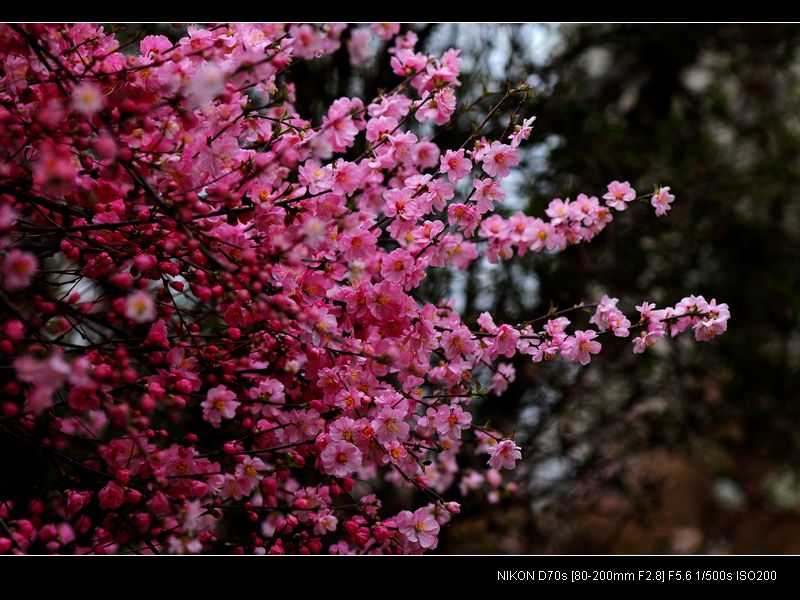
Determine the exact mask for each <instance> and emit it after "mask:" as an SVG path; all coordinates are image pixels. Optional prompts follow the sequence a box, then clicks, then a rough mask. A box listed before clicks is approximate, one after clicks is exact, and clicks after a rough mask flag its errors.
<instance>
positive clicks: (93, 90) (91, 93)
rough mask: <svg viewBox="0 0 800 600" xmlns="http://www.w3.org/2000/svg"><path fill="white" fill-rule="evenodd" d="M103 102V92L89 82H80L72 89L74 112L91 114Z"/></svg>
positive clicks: (99, 107)
mask: <svg viewBox="0 0 800 600" xmlns="http://www.w3.org/2000/svg"><path fill="white" fill-rule="evenodd" d="M104 104H105V102H104V98H103V92H101V91H100V89H99V88H98V87H97V86H95V85H93V84H91V83H81V84H78V85H76V86H75V87H74V88H73V90H72V108H73V110H75V111H76V112H79V113H82V114H84V115H87V116H91V115H93V114H95V113H96V112H98V111H99V110H100V109H101V108H103V105H104Z"/></svg>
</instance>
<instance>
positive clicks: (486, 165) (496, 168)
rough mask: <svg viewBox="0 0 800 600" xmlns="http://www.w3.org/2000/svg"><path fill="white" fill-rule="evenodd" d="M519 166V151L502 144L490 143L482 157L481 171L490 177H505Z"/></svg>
mask: <svg viewBox="0 0 800 600" xmlns="http://www.w3.org/2000/svg"><path fill="white" fill-rule="evenodd" d="M518 164H519V151H518V150H517V149H516V148H513V147H512V146H509V145H507V144H503V143H502V142H492V144H491V146H489V149H488V150H486V152H485V154H484V155H483V170H484V171H486V173H487V174H488V175H489V176H491V177H501V178H502V177H507V176H508V174H509V173H510V172H511V167H515V166H517V165H518Z"/></svg>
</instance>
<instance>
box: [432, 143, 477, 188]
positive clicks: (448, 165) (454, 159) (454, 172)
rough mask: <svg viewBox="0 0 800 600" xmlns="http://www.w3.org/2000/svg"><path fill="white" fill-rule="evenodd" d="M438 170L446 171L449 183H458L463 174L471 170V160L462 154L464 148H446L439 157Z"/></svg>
mask: <svg viewBox="0 0 800 600" xmlns="http://www.w3.org/2000/svg"><path fill="white" fill-rule="evenodd" d="M439 170H440V171H441V172H442V173H447V178H448V179H449V180H450V182H451V183H458V182H459V180H461V179H462V178H463V177H464V176H465V175H467V174H468V173H469V172H470V171H472V162H471V161H470V160H469V159H468V158H466V157H465V156H464V150H463V149H461V150H456V151H455V152H453V151H452V150H447V151H446V152H445V153H444V155H443V156H442V158H441V159H440V167H439Z"/></svg>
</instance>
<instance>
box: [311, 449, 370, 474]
mask: <svg viewBox="0 0 800 600" xmlns="http://www.w3.org/2000/svg"><path fill="white" fill-rule="evenodd" d="M320 459H321V460H322V466H323V468H324V469H325V472H326V473H329V474H330V475H335V476H336V477H347V476H348V475H350V474H352V473H353V472H354V471H357V470H358V469H359V468H360V467H361V459H362V456H361V451H360V450H359V449H358V448H356V447H355V446H354V445H353V444H350V443H348V442H342V441H332V442H330V443H329V444H328V445H327V446H325V449H324V450H323V451H322V454H320Z"/></svg>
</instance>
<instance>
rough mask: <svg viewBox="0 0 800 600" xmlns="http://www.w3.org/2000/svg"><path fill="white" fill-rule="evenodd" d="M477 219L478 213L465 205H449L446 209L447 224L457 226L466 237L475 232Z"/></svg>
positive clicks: (478, 217)
mask: <svg viewBox="0 0 800 600" xmlns="http://www.w3.org/2000/svg"><path fill="white" fill-rule="evenodd" d="M479 219H480V216H479V215H478V211H477V210H475V209H474V208H473V207H471V206H468V205H466V204H460V203H459V204H451V205H450V206H448V207H447V222H448V223H449V224H450V225H458V226H459V228H460V229H461V230H462V231H463V232H464V234H465V235H467V236H471V235H472V234H473V233H474V232H475V229H476V228H477V227H478V222H479Z"/></svg>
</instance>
